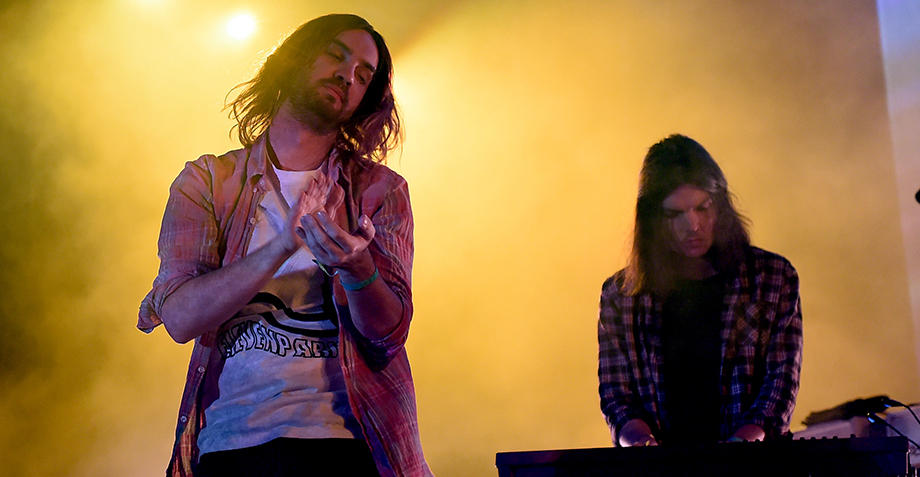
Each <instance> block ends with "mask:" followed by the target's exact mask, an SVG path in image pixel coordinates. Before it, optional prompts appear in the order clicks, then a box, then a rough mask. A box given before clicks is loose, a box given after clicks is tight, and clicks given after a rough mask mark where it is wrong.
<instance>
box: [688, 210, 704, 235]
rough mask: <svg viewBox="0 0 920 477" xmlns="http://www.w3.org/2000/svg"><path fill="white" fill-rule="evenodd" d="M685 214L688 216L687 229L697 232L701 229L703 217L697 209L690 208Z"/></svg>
mask: <svg viewBox="0 0 920 477" xmlns="http://www.w3.org/2000/svg"><path fill="white" fill-rule="evenodd" d="M684 216H685V217H686V225H687V230H689V231H690V232H696V231H698V230H699V229H700V223H701V222H702V218H701V217H700V214H699V213H697V212H696V211H693V210H690V211H688V212H687V213H686V214H684Z"/></svg>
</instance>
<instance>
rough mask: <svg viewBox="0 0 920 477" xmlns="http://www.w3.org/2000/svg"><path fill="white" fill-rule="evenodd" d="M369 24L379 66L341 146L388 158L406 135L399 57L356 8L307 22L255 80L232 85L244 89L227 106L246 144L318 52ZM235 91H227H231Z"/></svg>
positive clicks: (367, 157)
mask: <svg viewBox="0 0 920 477" xmlns="http://www.w3.org/2000/svg"><path fill="white" fill-rule="evenodd" d="M349 30H363V31H366V32H367V33H369V34H370V35H371V37H372V38H373V39H374V43H375V44H376V46H377V52H378V55H379V60H378V64H377V70H376V72H375V73H374V77H373V78H372V79H371V82H370V84H369V85H368V87H367V92H366V93H365V94H364V98H363V99H362V100H361V103H360V104H359V105H358V108H357V109H356V110H355V112H354V114H353V115H352V117H351V119H350V120H349V121H348V122H346V123H345V124H344V125H343V126H342V127H341V129H340V131H339V134H338V136H337V138H336V148H337V149H338V150H339V152H345V153H347V154H345V155H344V156H345V157H353V158H356V159H358V160H359V161H372V162H381V163H382V162H385V160H386V156H387V154H388V153H389V152H390V151H392V150H393V149H395V148H396V147H397V146H398V145H399V143H400V140H401V139H402V138H401V121H400V118H399V112H398V109H397V107H396V99H395V98H394V97H393V83H392V77H393V61H392V58H391V57H390V50H389V49H388V48H387V45H386V42H385V41H384V40H383V37H382V36H381V35H380V34H379V33H377V31H376V30H374V28H373V27H372V26H371V25H370V24H369V23H368V22H367V21H366V20H365V19H363V18H361V17H359V16H357V15H350V14H332V15H325V16H322V17H319V18H316V19H313V20H310V21H309V22H307V23H304V24H303V25H301V26H300V27H299V28H298V29H297V30H296V31H294V33H292V34H291V35H290V36H288V37H287V38H286V39H285V40H284V41H283V42H282V43H281V44H280V45H279V46H278V47H276V48H275V50H274V51H272V53H271V54H269V55H268V57H267V58H266V59H265V61H264V63H263V64H262V66H261V68H260V69H259V72H258V73H257V74H256V75H255V76H254V77H253V78H252V79H251V80H249V81H247V82H245V83H241V84H239V85H237V86H235V87H234V88H233V89H231V90H230V93H232V92H233V91H234V90H237V89H242V91H241V92H240V94H239V95H238V96H237V97H236V99H234V100H233V101H231V102H229V103H228V104H227V105H226V107H225V109H229V110H230V113H229V114H230V117H231V118H233V119H234V120H236V125H235V126H233V127H234V128H236V129H237V134H238V136H239V139H240V143H241V144H242V145H243V146H244V147H249V146H251V145H252V144H253V143H254V142H255V141H256V139H257V138H258V137H259V136H260V135H261V134H262V133H264V132H265V131H266V130H267V128H268V126H269V125H270V124H271V121H272V118H273V117H274V116H275V114H276V113H277V112H278V110H279V109H280V108H281V106H282V105H283V104H284V102H285V101H287V100H288V98H289V97H290V95H291V93H292V89H293V87H294V84H295V81H296V79H297V74H298V73H299V72H300V71H302V69H303V68H304V67H305V66H309V65H312V64H313V62H314V61H315V60H316V58H317V56H318V55H319V54H320V53H321V52H322V51H323V50H324V49H325V48H326V47H327V46H328V45H329V43H330V42H331V41H332V40H334V39H335V38H336V37H337V36H338V35H339V34H341V33H342V32H345V31H349ZM230 93H228V94H227V96H228V97H229V96H230ZM232 131H233V129H232V128H231V134H232Z"/></svg>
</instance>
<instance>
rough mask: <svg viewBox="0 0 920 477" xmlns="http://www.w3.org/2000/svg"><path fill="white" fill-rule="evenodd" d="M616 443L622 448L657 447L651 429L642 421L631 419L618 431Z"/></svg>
mask: <svg viewBox="0 0 920 477" xmlns="http://www.w3.org/2000/svg"><path fill="white" fill-rule="evenodd" d="M618 442H619V444H620V446H622V447H641V446H657V445H658V441H657V440H655V436H653V435H652V429H651V428H650V427H649V425H648V424H646V423H645V421H643V420H642V419H633V420H631V421H629V422H627V423H626V424H624V425H623V428H622V429H620V432H619V438H618Z"/></svg>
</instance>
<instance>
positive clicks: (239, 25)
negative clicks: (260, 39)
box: [227, 13, 256, 39]
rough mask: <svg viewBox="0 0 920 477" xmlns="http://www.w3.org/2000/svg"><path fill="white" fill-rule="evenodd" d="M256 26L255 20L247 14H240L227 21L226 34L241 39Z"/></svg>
mask: <svg viewBox="0 0 920 477" xmlns="http://www.w3.org/2000/svg"><path fill="white" fill-rule="evenodd" d="M255 28H256V21H255V19H253V18H252V16H251V15H249V14H245V13H243V14H240V15H237V16H235V17H233V18H232V19H231V20H230V22H229V23H227V34H229V35H230V36H232V37H233V38H239V39H243V38H246V37H248V36H249V35H251V34H252V32H253V31H254V30H255Z"/></svg>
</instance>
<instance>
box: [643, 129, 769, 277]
mask: <svg viewBox="0 0 920 477" xmlns="http://www.w3.org/2000/svg"><path fill="white" fill-rule="evenodd" d="M685 184H689V185H692V186H695V187H698V188H700V189H702V190H704V191H706V192H708V193H709V195H710V197H712V199H713V204H714V205H715V208H716V214H717V215H716V220H715V225H714V229H713V244H712V248H710V249H709V251H708V252H707V253H706V259H707V260H709V262H710V263H711V264H712V266H713V267H714V268H715V269H716V270H717V271H727V270H731V269H733V268H735V267H737V266H738V265H739V264H740V263H741V261H743V260H744V254H745V250H746V249H747V247H749V246H750V244H751V238H750V233H749V232H748V220H747V219H746V218H745V217H744V216H743V215H741V214H740V213H739V212H738V211H737V210H736V209H735V206H734V203H733V201H732V194H731V193H730V192H729V190H728V182H727V181H726V180H725V175H724V174H723V173H722V169H721V168H719V165H718V164H716V161H715V160H713V158H712V156H710V155H709V152H708V151H706V149H704V148H703V146H702V145H700V144H699V143H698V142H696V141H694V140H693V139H690V138H689V137H687V136H683V135H680V134H674V135H671V136H668V137H667V138H665V139H663V140H661V141H660V142H658V143H657V144H655V145H653V146H652V147H651V148H649V151H648V154H646V156H645V160H644V161H643V163H642V172H641V173H640V174H639V198H638V200H637V201H636V223H635V228H634V230H633V247H632V252H631V253H630V256H629V259H628V261H627V265H626V269H625V289H626V291H627V293H630V294H637V293H642V292H652V293H655V294H658V295H663V294H666V293H667V292H668V291H669V290H670V289H671V287H672V286H673V284H674V280H675V279H676V278H677V276H676V270H677V268H676V266H675V263H676V262H675V259H676V253H677V252H675V251H674V250H672V248H671V246H670V233H671V232H670V230H669V229H668V226H667V224H666V223H665V219H664V209H663V207H662V203H663V202H664V199H665V198H667V196H668V195H670V194H671V193H672V192H674V190H676V189H677V188H678V187H680V186H682V185H685Z"/></svg>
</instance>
